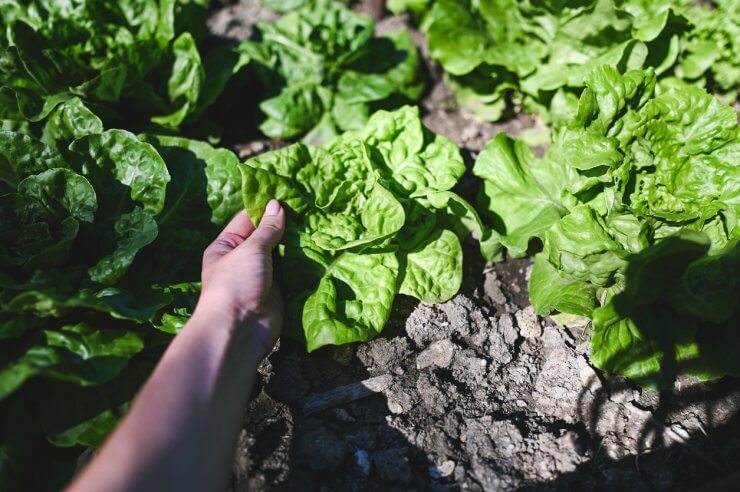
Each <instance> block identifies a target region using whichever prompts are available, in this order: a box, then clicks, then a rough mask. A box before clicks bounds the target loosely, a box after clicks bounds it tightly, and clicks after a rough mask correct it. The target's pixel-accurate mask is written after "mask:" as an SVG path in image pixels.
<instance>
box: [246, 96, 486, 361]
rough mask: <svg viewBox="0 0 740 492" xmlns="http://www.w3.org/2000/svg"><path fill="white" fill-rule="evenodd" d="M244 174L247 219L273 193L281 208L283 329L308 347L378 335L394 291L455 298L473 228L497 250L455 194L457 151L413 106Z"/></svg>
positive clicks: (251, 165)
mask: <svg viewBox="0 0 740 492" xmlns="http://www.w3.org/2000/svg"><path fill="white" fill-rule="evenodd" d="M241 171H242V175H243V187H244V204H245V207H246V210H247V212H248V213H249V215H250V217H252V218H253V219H254V220H259V218H260V217H261V216H262V212H263V209H264V206H265V204H266V203H267V201H268V200H269V199H270V198H273V197H275V198H277V199H278V200H280V201H281V202H282V203H283V204H284V205H285V206H286V208H287V210H288V227H287V231H286V234H285V239H284V241H283V249H282V262H281V269H282V271H283V272H284V275H283V283H282V287H283V289H284V291H285V298H286V299H287V300H288V303H289V305H288V307H287V309H286V313H288V314H289V316H291V318H292V319H290V320H289V323H288V328H289V330H291V332H292V335H293V336H295V337H297V338H299V339H303V340H305V342H306V344H307V346H308V350H309V351H312V350H315V349H317V348H319V347H322V346H324V345H341V344H344V343H349V342H355V341H366V340H369V339H371V338H373V337H375V336H377V335H378V334H379V333H380V332H381V330H382V329H383V327H384V326H385V323H386V321H387V320H388V316H389V314H390V312H391V307H392V305H393V300H394V298H395V297H396V295H397V294H399V293H400V294H405V295H408V296H411V297H414V298H416V299H419V300H421V301H422V302H428V303H435V302H444V301H446V300H448V299H450V298H451V297H452V296H454V295H455V294H456V293H457V291H458V289H459V288H460V283H461V281H462V261H463V255H462V248H461V245H460V238H463V237H466V236H468V235H470V233H471V232H472V233H473V234H474V235H475V236H476V237H477V238H479V239H481V240H482V242H483V245H482V249H483V251H484V254H486V255H487V256H488V257H495V256H496V255H497V254H498V249H499V248H498V243H497V242H496V240H495V238H492V237H491V235H490V233H484V232H483V227H482V225H481V223H480V219H479V218H478V215H477V214H476V212H475V211H474V210H473V209H472V208H471V207H470V205H469V204H468V203H467V202H465V201H464V200H463V199H462V198H460V197H459V196H458V195H456V194H455V193H453V192H452V191H451V189H452V188H453V187H454V186H455V184H456V183H457V181H458V180H459V179H460V177H461V176H462V175H463V173H464V172H465V165H464V164H463V161H462V158H461V156H460V153H459V151H458V149H457V147H456V146H455V145H454V144H453V143H452V142H451V141H449V140H448V139H447V138H445V137H442V136H439V135H435V134H433V133H431V132H430V131H428V130H427V129H426V128H424V127H423V125H422V123H421V120H420V118H419V114H418V109H416V108H412V107H408V106H407V107H403V108H401V109H399V110H396V111H393V112H387V111H379V112H377V113H375V114H374V115H373V116H372V117H371V118H370V120H369V121H368V123H367V125H366V126H365V127H364V128H363V129H362V130H358V131H352V132H347V133H344V134H343V135H341V136H340V137H338V138H336V139H334V140H333V141H331V142H330V143H329V144H327V145H326V146H325V147H324V148H321V147H314V146H311V145H306V144H302V143H298V144H294V145H292V146H290V147H285V148H283V149H280V150H277V151H273V152H269V153H267V154H263V155H260V156H258V157H255V158H252V159H250V160H248V161H247V162H246V163H244V164H243V165H242V166H241Z"/></svg>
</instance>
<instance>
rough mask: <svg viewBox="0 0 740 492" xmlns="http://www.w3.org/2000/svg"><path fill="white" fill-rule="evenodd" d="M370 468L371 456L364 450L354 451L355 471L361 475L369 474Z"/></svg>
mask: <svg viewBox="0 0 740 492" xmlns="http://www.w3.org/2000/svg"><path fill="white" fill-rule="evenodd" d="M371 466H372V456H371V455H370V453H369V452H368V451H367V450H365V449H358V450H357V451H355V469H356V470H357V471H358V472H360V473H361V474H362V475H365V476H367V475H369V474H370V467H371Z"/></svg>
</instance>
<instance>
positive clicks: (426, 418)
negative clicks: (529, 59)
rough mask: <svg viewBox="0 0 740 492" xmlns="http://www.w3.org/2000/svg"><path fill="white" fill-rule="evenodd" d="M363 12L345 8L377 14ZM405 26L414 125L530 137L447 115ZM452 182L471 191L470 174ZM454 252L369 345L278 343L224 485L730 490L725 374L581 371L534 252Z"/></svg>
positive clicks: (583, 356) (436, 77)
mask: <svg viewBox="0 0 740 492" xmlns="http://www.w3.org/2000/svg"><path fill="white" fill-rule="evenodd" d="M376 3H377V2H372V1H366V2H359V4H358V5H355V7H354V8H357V9H359V10H362V11H365V12H371V13H372V12H375V10H374V9H375V4H376ZM274 18H275V15H274V14H272V13H271V12H269V11H268V10H266V9H264V8H262V7H260V6H259V4H258V3H257V2H256V1H255V0H241V1H228V0H221V1H220V2H217V7H216V8H215V9H214V11H213V13H212V16H211V18H210V20H209V26H210V28H211V31H212V32H213V33H214V34H216V35H218V36H222V37H226V38H233V39H246V38H247V37H249V35H250V33H251V26H252V25H253V23H254V22H255V21H257V20H259V19H274ZM400 27H407V28H411V27H410V23H409V21H408V19H406V18H404V17H392V16H387V15H386V16H385V17H383V18H381V19H380V20H379V22H378V25H377V30H378V31H379V32H383V31H387V30H392V29H397V28H400ZM411 29H413V28H411ZM412 32H413V36H414V38H415V40H416V41H417V43H418V45H419V48H420V49H421V50H422V53H423V54H424V55H425V60H426V62H427V70H428V76H429V80H430V88H429V90H428V92H427V94H426V96H425V97H424V99H423V100H422V101H421V103H420V105H421V108H422V111H423V114H424V121H425V123H426V124H427V126H429V127H430V128H431V129H432V130H433V131H435V132H437V133H441V134H443V135H446V136H448V137H450V138H451V139H452V140H454V141H455V142H456V143H457V144H458V145H459V146H460V147H461V148H462V149H463V152H464V154H465V157H466V159H467V160H468V163H469V164H470V163H472V160H473V159H474V158H475V156H476V155H477V153H478V152H480V151H481V150H482V149H483V147H484V146H485V144H486V142H488V140H489V139H490V138H491V137H493V136H494V135H495V134H496V133H498V132H501V131H505V132H507V133H509V134H510V135H512V136H519V135H522V134H525V135H529V136H530V137H531V136H533V135H534V136H535V137H536V136H537V135H541V134H542V132H543V131H544V127H543V126H542V125H541V124H540V123H538V122H537V120H536V119H534V118H532V117H531V116H528V115H522V114H518V115H515V116H513V117H512V118H510V119H508V120H506V121H504V122H502V123H499V124H490V123H481V122H479V121H477V120H476V119H475V118H474V117H473V116H472V114H469V113H468V112H467V111H466V110H465V109H464V108H459V107H458V106H457V104H456V102H455V98H454V95H453V94H452V92H451V91H450V90H449V89H448V88H447V87H446V86H445V85H444V84H443V83H442V81H441V79H442V75H441V71H440V69H439V67H438V66H437V65H436V64H434V63H433V62H431V61H430V60H429V58H428V56H427V55H426V53H425V47H424V43H423V36H421V35H420V34H419V33H418V32H416V31H412ZM276 145H281V143H275V142H272V141H265V140H254V141H248V142H241V143H239V144H235V145H234V148H235V150H237V151H238V152H239V153H240V155H241V156H242V157H247V156H250V155H254V154H256V153H260V152H263V151H265V150H269V149H270V148H274V147H275V146H276ZM542 150H543V149H540V151H542ZM460 188H461V190H460V191H461V193H463V194H464V195H465V194H467V195H470V194H473V193H474V183H472V182H471V181H463V182H462V183H461V186H460ZM466 253H468V254H466V257H465V258H466V260H465V261H466V263H465V269H464V272H465V274H464V285H463V288H462V290H461V292H460V294H458V295H457V296H456V297H455V298H453V299H452V300H450V301H448V302H446V303H444V304H440V305H436V306H428V305H424V304H420V303H416V302H414V301H413V300H411V299H409V298H404V297H403V296H399V298H398V299H397V302H396V305H395V306H394V310H393V314H392V317H391V320H390V322H389V325H388V326H387V327H386V329H385V331H384V333H383V336H382V337H380V338H378V339H376V340H373V341H371V342H369V343H365V344H359V345H351V346H344V347H328V348H324V349H321V350H319V351H317V352H314V353H312V354H310V355H309V354H307V353H306V352H305V349H304V348H302V347H300V346H298V345H296V344H295V343H292V342H290V341H289V340H283V341H282V342H281V343H280V345H279V347H278V348H277V349H276V350H275V351H274V352H273V353H272V355H271V356H270V357H269V358H268V359H267V360H266V361H265V362H264V363H263V364H262V366H261V367H260V369H259V377H258V384H257V385H256V388H255V390H254V393H253V395H252V398H251V400H250V402H249V405H248V408H247V409H246V411H245V414H244V424H243V429H242V431H241V433H240V436H239V444H238V449H237V455H236V459H235V461H234V464H233V468H232V479H231V488H232V489H233V490H237V491H241V490H266V489H270V490H283V489H285V490H288V489H290V490H322V491H324V490H326V491H329V490H448V489H452V490H458V489H463V490H594V489H596V490H615V491H616V490H659V491H663V490H695V489H702V488H704V489H707V490H723V489H725V490H726V489H727V488H728V487H733V485H732V484H735V486H736V485H737V483H738V482H737V476H736V473H737V470H738V469H740V418H739V417H738V408H740V384H738V381H737V380H734V379H728V378H726V379H721V380H718V381H714V382H711V383H699V382H696V381H693V380H689V379H679V380H678V381H677V382H676V385H675V387H674V389H672V390H669V391H662V392H655V391H649V390H641V389H640V388H638V387H636V386H634V385H633V384H631V383H630V382H629V381H628V380H626V379H623V378H618V377H612V378H605V377H604V375H603V374H602V373H600V372H599V371H598V370H596V369H595V368H594V367H592V366H591V365H590V363H589V361H588V352H589V343H588V340H589V333H588V331H587V327H582V328H570V329H568V328H563V327H559V326H557V325H556V324H555V323H554V322H553V321H552V320H551V319H549V318H544V319H543V318H539V317H537V316H536V314H535V313H534V310H533V308H532V307H531V305H529V302H528V295H527V276H528V273H529V271H530V269H531V263H530V261H529V260H526V259H524V260H515V259H507V260H506V261H504V262H502V263H499V264H495V265H492V264H486V263H484V262H483V261H482V260H480V259H477V258H478V255H477V253H476V250H475V246H474V245H472V244H469V245H466ZM366 380H370V381H371V383H370V384H371V385H374V388H375V390H377V392H375V393H374V394H372V395H370V396H366V397H364V398H359V399H355V400H353V401H349V402H345V403H342V402H341V401H335V404H331V405H329V406H328V408H325V409H323V410H320V411H307V410H308V408H309V406H310V404H311V403H315V402H316V401H317V400H321V399H320V398H319V397H323V396H325V394H326V393H327V392H328V395H330V396H331V395H334V396H331V398H336V392H335V391H334V392H333V391H332V390H336V388H342V387H344V386H346V385H350V386H351V387H353V388H354V389H355V390H356V389H357V383H359V382H361V381H366ZM352 385H354V386H352ZM355 396H357V395H355ZM331 398H330V399H331ZM345 400H346V398H345ZM321 401H323V400H321ZM313 410H315V408H314V409H313ZM728 480H729V481H728Z"/></svg>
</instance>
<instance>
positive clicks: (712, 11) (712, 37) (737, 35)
mask: <svg viewBox="0 0 740 492" xmlns="http://www.w3.org/2000/svg"><path fill="white" fill-rule="evenodd" d="M714 3H715V5H714V6H713V8H709V7H708V6H706V5H702V6H700V7H695V8H687V9H685V10H684V11H683V15H685V16H686V17H687V18H688V19H689V20H690V21H691V24H692V26H694V27H693V28H692V30H691V31H690V32H689V33H688V35H687V36H686V40H685V43H684V48H683V50H682V51H681V55H680V57H679V62H678V66H677V67H676V70H675V73H676V75H677V76H678V77H680V78H682V79H685V80H691V81H698V82H699V83H701V84H702V85H703V84H705V83H707V82H709V87H710V88H711V89H712V90H714V91H717V92H719V93H723V94H724V96H723V99H725V100H726V101H727V102H729V103H732V102H734V101H736V100H737V90H738V87H740V62H738V60H740V2H739V1H738V0H717V1H715V2H714ZM707 79H709V80H707Z"/></svg>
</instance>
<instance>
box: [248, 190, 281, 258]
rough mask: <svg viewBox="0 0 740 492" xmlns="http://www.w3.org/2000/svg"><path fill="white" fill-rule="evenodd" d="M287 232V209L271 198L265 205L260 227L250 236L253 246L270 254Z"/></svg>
mask: <svg viewBox="0 0 740 492" xmlns="http://www.w3.org/2000/svg"><path fill="white" fill-rule="evenodd" d="M284 232H285V210H284V209H283V207H282V206H281V205H280V203H279V202H278V201H277V200H270V202H269V203H268V204H267V207H265V214H264V215H263V216H262V220H261V221H260V225H259V227H257V230H255V231H254V233H252V235H251V236H250V237H249V241H248V244H249V246H250V247H251V248H256V249H258V250H259V251H261V252H263V253H265V254H269V253H270V252H272V250H273V249H275V246H277V244H278V243H279V242H280V239H281V238H282V237H283V233H284Z"/></svg>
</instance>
